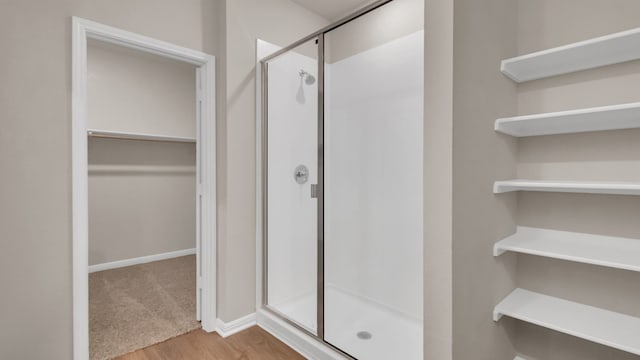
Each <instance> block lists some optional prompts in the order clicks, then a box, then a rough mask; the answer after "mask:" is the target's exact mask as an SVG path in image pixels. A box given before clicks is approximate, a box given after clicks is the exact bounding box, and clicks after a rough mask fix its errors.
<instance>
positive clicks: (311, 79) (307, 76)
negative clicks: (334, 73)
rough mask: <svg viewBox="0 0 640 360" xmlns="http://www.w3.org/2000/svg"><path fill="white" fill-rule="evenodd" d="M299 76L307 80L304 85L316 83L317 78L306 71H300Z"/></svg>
mask: <svg viewBox="0 0 640 360" xmlns="http://www.w3.org/2000/svg"><path fill="white" fill-rule="evenodd" d="M299 74H300V78H305V79H304V83H305V84H307V85H313V84H314V83H315V82H316V78H315V77H314V76H313V75H311V74H309V73H308V72H306V71H304V70H300V72H299Z"/></svg>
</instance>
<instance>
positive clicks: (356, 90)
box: [325, 31, 424, 321]
mask: <svg viewBox="0 0 640 360" xmlns="http://www.w3.org/2000/svg"><path fill="white" fill-rule="evenodd" d="M423 64H424V63H423V31H419V32H416V33H413V34H411V35H408V36H405V37H402V38H399V39H396V40H393V41H391V42H388V43H386V44H384V45H381V46H378V47H375V48H373V49H370V50H367V51H364V52H360V53H358V54H356V55H354V56H351V57H348V58H346V59H343V60H340V61H338V62H335V63H333V64H328V65H326V67H325V69H326V70H325V71H326V80H325V81H326V84H325V89H326V91H325V101H326V112H325V281H326V285H327V287H329V288H333V289H335V290H338V291H342V292H345V293H349V294H351V295H355V296H357V297H360V298H363V299H366V300H369V301H371V302H373V303H376V304H377V305H380V306H382V307H384V308H387V309H389V310H392V311H395V312H399V313H401V314H404V315H406V316H408V317H410V318H412V319H415V320H418V321H420V320H421V319H422V184H423V182H422V177H423V176H422V122H423V67H424V66H423ZM332 310H333V307H332V304H330V303H327V304H326V309H325V314H326V313H327V312H330V311H332ZM329 315H330V314H329ZM325 316H327V315H325Z"/></svg>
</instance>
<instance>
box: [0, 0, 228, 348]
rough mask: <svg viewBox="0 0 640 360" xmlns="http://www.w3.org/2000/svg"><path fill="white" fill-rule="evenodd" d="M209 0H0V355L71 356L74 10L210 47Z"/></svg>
mask: <svg viewBox="0 0 640 360" xmlns="http://www.w3.org/2000/svg"><path fill="white" fill-rule="evenodd" d="M216 14H217V11H216V3H215V2H213V1H206V0H180V1H176V0H164V1H162V2H158V1H155V0H126V1H124V0H95V1H77V0H58V1H48V0H31V1H22V0H15V1H14V0H6V1H3V2H2V4H1V5H0V47H1V48H2V55H1V56H0V69H1V70H0V74H1V75H0V78H1V79H2V80H1V81H2V85H1V86H0V169H2V170H1V172H2V176H1V179H2V180H0V181H1V184H2V186H0V229H2V231H1V235H0V239H1V240H0V242H1V245H2V251H1V252H0V284H2V295H1V296H0V319H2V320H1V322H2V326H0V358H3V359H25V360H26V359H29V360H30V359H55V360H58V359H59V360H68V359H71V356H72V328H71V325H72V303H71V299H72V297H71V290H72V289H71V275H72V274H71V18H70V16H72V15H77V16H81V17H85V18H89V19H92V20H96V21H99V22H104V23H106V24H108V25H112V26H116V27H120V28H123V29H125V30H130V31H134V32H138V33H141V34H144V35H148V36H152V37H155V38H159V39H162V40H165V41H169V42H173V43H176V44H179V45H182V46H186V47H190V48H194V49H198V50H203V51H205V52H208V53H213V54H215V53H216V51H215V49H216V37H215V32H212V31H208V30H209V29H210V26H211V24H215V23H216V20H215V16H216Z"/></svg>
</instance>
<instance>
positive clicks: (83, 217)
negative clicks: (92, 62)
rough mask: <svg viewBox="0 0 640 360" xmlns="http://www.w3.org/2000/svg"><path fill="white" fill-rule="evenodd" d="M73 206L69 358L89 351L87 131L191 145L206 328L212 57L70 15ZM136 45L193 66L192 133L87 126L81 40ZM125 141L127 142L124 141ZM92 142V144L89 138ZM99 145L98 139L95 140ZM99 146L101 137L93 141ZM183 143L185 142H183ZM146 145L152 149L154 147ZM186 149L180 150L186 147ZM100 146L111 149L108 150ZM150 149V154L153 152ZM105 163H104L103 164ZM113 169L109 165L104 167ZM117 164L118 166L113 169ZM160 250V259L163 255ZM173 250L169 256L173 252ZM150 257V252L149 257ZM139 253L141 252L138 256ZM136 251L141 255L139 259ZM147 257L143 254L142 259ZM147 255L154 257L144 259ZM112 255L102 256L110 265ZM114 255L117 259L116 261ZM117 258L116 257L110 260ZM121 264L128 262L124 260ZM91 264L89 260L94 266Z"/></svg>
mask: <svg viewBox="0 0 640 360" xmlns="http://www.w3.org/2000/svg"><path fill="white" fill-rule="evenodd" d="M72 32H73V40H72V74H73V79H72V80H73V104H72V108H73V114H72V184H73V186H72V197H73V198H72V209H73V210H72V211H73V234H72V235H73V315H74V324H73V325H74V327H73V333H74V359H76V360H85V359H87V360H88V359H89V270H90V267H89V258H90V256H89V210H90V209H89V194H90V193H89V175H88V174H89V170H90V167H89V150H88V146H89V138H90V137H91V138H95V139H100V140H105V138H106V139H110V140H108V141H120V142H123V143H122V144H120V145H121V146H116V148H121V147H122V146H125V147H126V146H131V144H133V143H142V142H149V143H171V144H176V145H177V146H178V147H180V146H182V147H185V145H186V144H188V143H192V144H193V145H194V149H193V152H194V153H195V156H194V168H195V169H194V170H195V176H194V180H195V185H193V190H194V191H193V195H194V197H193V203H194V204H195V206H194V207H195V211H194V219H193V220H194V223H195V224H194V226H195V229H194V230H193V231H192V233H193V235H194V237H195V239H194V240H195V241H194V245H195V258H196V266H195V269H194V270H195V276H194V277H195V294H196V296H195V297H196V298H195V302H196V303H197V307H196V313H197V315H195V314H194V316H197V318H198V319H199V320H201V322H202V327H203V329H204V330H205V331H214V330H215V324H216V274H215V269H216V266H215V264H216V261H215V259H216V238H215V234H216V224H215V219H216V212H215V209H216V197H215V176H216V172H215V169H216V167H215V105H214V83H215V77H214V71H215V65H214V57H213V56H211V55H208V54H204V53H201V52H198V51H194V50H191V49H186V48H183V47H180V46H177V45H173V44H169V43H166V42H163V41H159V40H156V39H152V38H149V37H145V36H141V35H138V34H134V33H131V32H127V31H124V30H120V29H116V28H113V27H110V26H106V25H103V24H99V23H96V22H92V21H89V20H85V19H80V18H76V17H73V18H72ZM89 41H91V42H96V43H101V44H108V46H115V47H120V48H123V49H129V50H135V51H138V52H142V53H145V54H151V55H154V56H159V57H161V58H165V59H171V60H172V61H178V62H181V63H186V64H190V65H192V66H194V67H195V77H196V84H195V85H196V86H195V87H196V89H195V97H194V98H195V99H194V100H195V103H194V104H193V106H194V108H195V118H196V121H195V129H194V132H195V136H192V137H189V136H174V135H170V134H167V133H160V134H157V133H149V132H139V131H138V132H136V131H113V130H104V129H92V128H90V127H89V125H90V122H89V119H88V118H89V116H88V111H87V110H88V96H87V88H88V86H87V79H88V74H87V48H88V42H89ZM125 143H126V144H125ZM94 145H95V144H94ZM102 145H104V144H102ZM98 146H100V144H98ZM183 150H185V149H183ZM147 152H150V153H155V151H149V150H148V149H147ZM188 152H189V150H186V153H188ZM106 153H110V151H107V152H106ZM156 156H157V154H156ZM102 170H105V169H102ZM107 170H109V171H114V169H107ZM116 171H117V169H116ZM160 255H163V256H165V259H166V258H168V257H169V256H168V255H167V254H166V253H165V254H160ZM173 255H176V254H175V253H174V254H173ZM173 257H175V256H173ZM154 259H155V258H154ZM138 260H140V258H138ZM144 260H145V259H143V260H142V261H144ZM146 260H149V259H146ZM151 260H153V259H151ZM113 263H114V262H113V261H112V262H108V264H111V265H113ZM115 263H117V261H115ZM117 265H123V264H117ZM124 265H127V264H124ZM94 269H95V268H94Z"/></svg>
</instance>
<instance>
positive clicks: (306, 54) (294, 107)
mask: <svg viewBox="0 0 640 360" xmlns="http://www.w3.org/2000/svg"><path fill="white" fill-rule="evenodd" d="M263 70H264V69H263ZM317 71H318V46H317V44H316V41H315V39H313V40H311V41H308V42H306V43H304V44H302V45H300V46H298V47H296V48H294V49H292V50H290V51H288V52H287V53H285V54H283V55H281V56H278V57H277V58H275V59H273V60H271V61H269V62H268V63H267V68H266V75H267V76H266V79H265V80H266V83H267V98H266V105H267V108H266V115H267V116H266V119H263V121H265V123H264V124H263V126H264V130H266V138H264V141H265V143H266V147H265V150H266V166H265V168H266V169H267V170H266V174H265V175H266V186H265V187H266V189H265V190H264V191H265V193H266V195H267V196H266V199H265V200H266V208H265V210H266V211H265V213H266V219H265V220H266V221H265V224H266V229H265V230H266V231H265V232H266V243H265V245H266V256H265V260H266V261H265V262H266V266H265V270H266V274H267V276H266V279H267V281H266V282H265V284H264V285H266V292H265V295H266V297H265V299H264V301H265V305H266V306H267V308H269V309H270V310H272V311H274V312H276V313H279V314H281V315H283V317H284V318H286V319H288V320H290V321H292V322H293V323H295V324H296V325H298V326H300V327H302V328H303V329H305V330H306V331H308V332H310V333H312V334H317V329H318V324H317V319H318V316H317V303H318V297H317V289H318V272H317V267H318V261H317V260H318V235H317V232H318V226H317V219H318V211H317V208H318V200H317V197H315V194H314V193H312V191H314V190H315V184H317V182H318V81H317V78H318V75H317Z"/></svg>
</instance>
